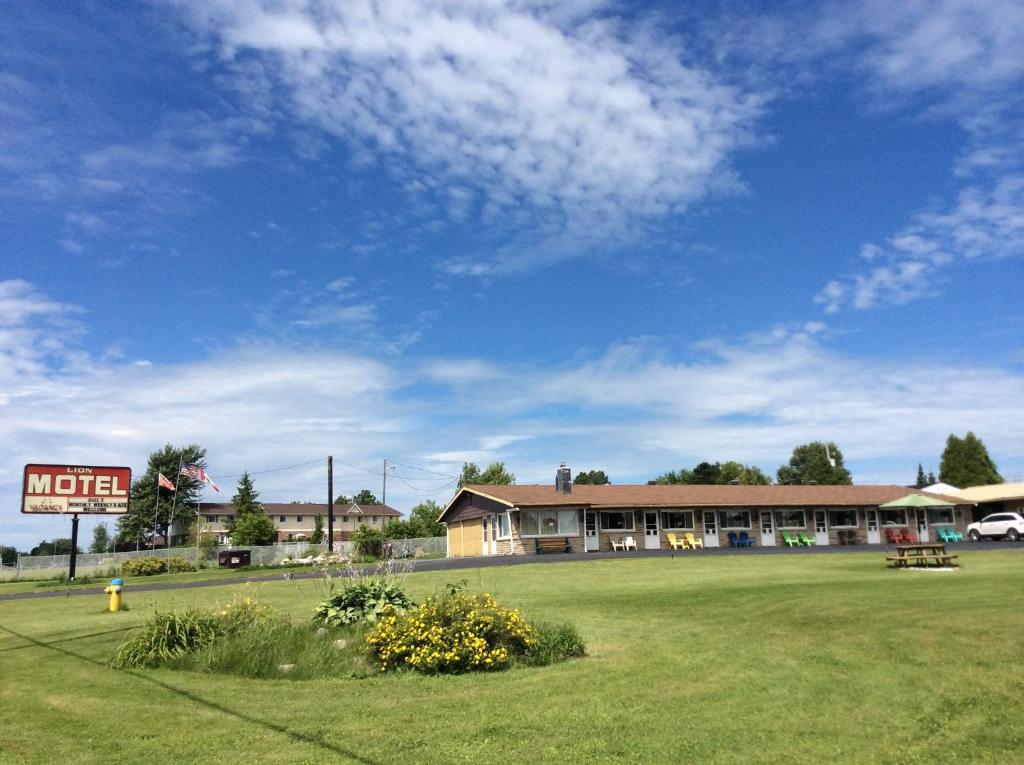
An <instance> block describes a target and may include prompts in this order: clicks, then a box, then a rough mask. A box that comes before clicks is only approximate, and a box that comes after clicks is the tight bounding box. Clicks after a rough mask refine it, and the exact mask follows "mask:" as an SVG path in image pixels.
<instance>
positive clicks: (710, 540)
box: [704, 510, 718, 547]
mask: <svg viewBox="0 0 1024 765" xmlns="http://www.w3.org/2000/svg"><path fill="white" fill-rule="evenodd" d="M704 546H705V547H718V514H717V513H715V511H714V510H706V511H705V512H704Z"/></svg>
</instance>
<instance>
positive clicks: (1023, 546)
mask: <svg viewBox="0 0 1024 765" xmlns="http://www.w3.org/2000/svg"><path fill="white" fill-rule="evenodd" d="M892 549H893V546H892V545H849V546H838V545H835V546H820V547H817V546H816V547H750V548H741V549H737V548H735V547H711V548H708V549H707V550H686V551H685V552H678V551H674V550H639V551H637V552H633V551H630V552H592V553H560V554H551V555H516V556H484V557H479V558H441V559H436V560H424V561H419V562H417V563H416V564H415V569H414V570H415V571H457V570H460V569H473V568H490V567H492V566H519V565H523V564H531V563H536V564H544V563H567V562H572V561H591V560H621V559H626V558H633V559H636V558H675V557H680V558H684V557H695V556H721V555H739V556H748V557H749V556H757V555H843V554H846V553H868V552H873V553H877V554H878V555H880V556H883V557H884V556H885V554H886V552H887V551H888V550H892ZM954 549H956V550H957V551H960V550H971V551H975V550H977V551H986V550H1024V542H970V543H964V544H962V545H957V546H956V547H955V548H954ZM361 570H362V572H363V573H365V574H370V573H373V571H374V570H375V567H374V566H367V567H365V568H363V569H361ZM317 576H319V573H318V572H316V571H296V570H295V569H290V570H289V571H287V572H279V573H276V574H258V575H256V576H247V577H224V578H221V579H206V580H202V581H198V582H153V583H152V584H145V583H134V582H133V583H131V584H129V585H127V590H126V594H130V593H133V592H156V591H157V590H187V589H191V588H193V587H227V586H230V585H233V584H246V583H249V582H280V581H283V580H287V579H314V578H316V577H317ZM105 586H106V584H105V583H104V584H103V585H102V586H101V585H99V584H97V585H96V586H95V587H92V586H89V587H67V588H60V589H53V590H46V591H43V592H16V593H11V594H8V595H0V602H2V601H6V600H32V599H35V598H69V597H74V596H78V595H93V596H95V595H97V594H101V595H102V594H103V587H105Z"/></svg>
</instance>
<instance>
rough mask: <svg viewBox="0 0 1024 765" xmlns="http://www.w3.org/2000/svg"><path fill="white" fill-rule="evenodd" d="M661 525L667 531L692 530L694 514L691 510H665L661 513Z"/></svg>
mask: <svg viewBox="0 0 1024 765" xmlns="http://www.w3.org/2000/svg"><path fill="white" fill-rule="evenodd" d="M661 525H662V527H663V528H666V529H692V528H693V512H692V511H690V510H665V511H663V512H662V513H661Z"/></svg>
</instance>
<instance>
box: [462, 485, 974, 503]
mask: <svg viewBox="0 0 1024 765" xmlns="http://www.w3.org/2000/svg"><path fill="white" fill-rule="evenodd" d="M464 490H465V491H469V492H472V493H474V494H479V495H482V496H484V497H490V498H491V499H495V500H497V501H499V502H502V503H503V504H506V505H508V506H509V507H549V506H552V505H567V506H573V507H580V506H587V507H716V506H722V507H740V506H742V507H745V506H755V507H768V506H775V507H812V506H846V505H849V506H858V507H859V506H871V505H880V504H882V503H883V502H891V501H892V500H894V499H900V498H901V497H905V496H907V495H908V494H915V493H916V494H925V495H927V496H929V497H936V498H938V499H942V500H945V501H947V502H950V503H951V504H954V505H967V504H974V503H973V502H969V501H967V500H965V499H963V498H962V497H947V496H943V495H941V494H932V493H930V492H922V491H915V490H913V489H908V488H906V487H905V486H894V485H889V486H824V485H822V486H733V485H727V486H701V485H688V484H687V485H678V484H672V485H669V484H655V485H650V484H640V485H612V484H605V485H603V486H591V485H573V487H572V492H571V493H570V494H562V493H560V492H558V491H556V490H555V487H554V486H552V485H547V484H545V485H524V486H477V485H474V486H466V487H464ZM455 496H456V497H458V496H459V495H458V494H456V495H455ZM454 499H455V498H453V501H454ZM449 504H451V503H449Z"/></svg>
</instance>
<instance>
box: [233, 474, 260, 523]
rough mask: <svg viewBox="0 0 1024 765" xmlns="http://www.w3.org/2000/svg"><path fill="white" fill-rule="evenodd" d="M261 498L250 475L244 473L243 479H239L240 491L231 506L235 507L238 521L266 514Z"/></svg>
mask: <svg viewBox="0 0 1024 765" xmlns="http://www.w3.org/2000/svg"><path fill="white" fill-rule="evenodd" d="M259 496H260V495H259V493H258V492H257V491H256V490H255V489H254V488H253V485H252V478H250V477H249V473H248V472H245V473H242V477H241V478H239V479H238V491H237V492H236V493H235V496H233V497H232V498H231V504H232V505H234V506H235V520H236V521H237V520H238V519H239V518H241V517H242V516H245V515H253V514H254V513H265V512H266V511H265V510H264V509H263V505H262V504H261V503H260V502H259Z"/></svg>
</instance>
